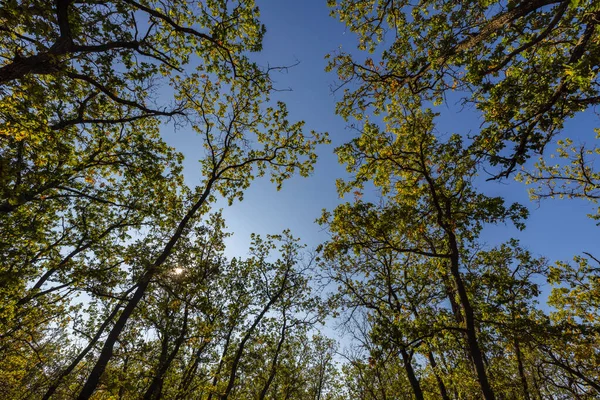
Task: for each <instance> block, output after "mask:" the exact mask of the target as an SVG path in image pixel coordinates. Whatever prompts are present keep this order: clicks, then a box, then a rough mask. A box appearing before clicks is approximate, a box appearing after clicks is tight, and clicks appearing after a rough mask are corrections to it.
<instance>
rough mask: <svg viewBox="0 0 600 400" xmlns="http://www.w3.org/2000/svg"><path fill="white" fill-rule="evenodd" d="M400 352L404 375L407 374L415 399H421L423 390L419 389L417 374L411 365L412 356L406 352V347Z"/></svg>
mask: <svg viewBox="0 0 600 400" xmlns="http://www.w3.org/2000/svg"><path fill="white" fill-rule="evenodd" d="M400 354H401V355H402V362H403V363H404V370H405V371H406V375H407V376H408V381H409V382H410V386H411V387H412V390H413V393H414V395H415V398H416V399H417V400H423V399H424V398H423V390H422V389H421V384H420V383H419V379H418V378H417V375H415V370H414V369H413V366H412V363H411V361H412V356H411V355H410V354H408V352H407V351H406V349H402V350H400Z"/></svg>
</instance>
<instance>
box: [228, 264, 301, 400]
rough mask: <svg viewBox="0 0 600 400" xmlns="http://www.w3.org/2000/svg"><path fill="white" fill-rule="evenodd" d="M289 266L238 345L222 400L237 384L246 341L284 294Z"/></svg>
mask: <svg viewBox="0 0 600 400" xmlns="http://www.w3.org/2000/svg"><path fill="white" fill-rule="evenodd" d="M287 268H288V269H287V270H286V271H285V275H284V276H283V280H282V282H281V287H280V288H279V290H278V291H277V293H275V294H274V295H273V297H271V298H270V299H269V301H268V302H267V304H266V305H265V306H264V307H263V309H262V310H261V312H260V314H258V315H257V316H256V318H255V319H254V322H253V323H252V325H251V326H250V328H248V330H247V331H246V334H245V335H244V337H243V338H242V340H241V341H240V344H239V345H238V349H237V351H236V353H235V356H234V358H233V363H232V365H231V372H230V373H229V382H228V383H227V388H225V392H224V393H223V394H222V395H221V396H220V399H221V400H227V399H228V398H229V394H230V393H231V390H232V389H233V385H234V384H235V379H236V378H237V370H238V367H239V364H240V360H241V358H242V354H243V353H244V349H245V347H246V343H247V342H248V340H249V339H250V336H251V335H252V333H253V332H254V330H255V329H256V327H257V326H258V324H259V323H260V321H262V319H263V317H264V316H265V314H267V313H268V312H269V310H270V309H271V306H273V304H275V302H276V301H278V300H279V298H280V297H281V296H282V295H283V293H284V291H285V289H286V288H287V281H288V277H289V274H290V269H291V266H289V265H288V266H287Z"/></svg>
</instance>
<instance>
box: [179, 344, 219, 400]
mask: <svg viewBox="0 0 600 400" xmlns="http://www.w3.org/2000/svg"><path fill="white" fill-rule="evenodd" d="M209 343H210V342H209V341H204V342H203V343H202V345H201V346H200V347H199V348H198V350H196V351H195V354H194V358H193V362H192V365H190V367H189V368H188V369H187V370H186V371H185V372H184V374H183V377H182V378H181V382H180V383H179V388H178V389H177V396H176V397H175V399H176V400H183V399H185V398H187V397H188V396H187V392H188V390H189V388H190V385H191V384H192V382H193V380H194V376H195V375H196V371H197V370H198V366H199V365H200V355H201V354H202V353H203V352H204V349H206V347H207V346H208V344H209Z"/></svg>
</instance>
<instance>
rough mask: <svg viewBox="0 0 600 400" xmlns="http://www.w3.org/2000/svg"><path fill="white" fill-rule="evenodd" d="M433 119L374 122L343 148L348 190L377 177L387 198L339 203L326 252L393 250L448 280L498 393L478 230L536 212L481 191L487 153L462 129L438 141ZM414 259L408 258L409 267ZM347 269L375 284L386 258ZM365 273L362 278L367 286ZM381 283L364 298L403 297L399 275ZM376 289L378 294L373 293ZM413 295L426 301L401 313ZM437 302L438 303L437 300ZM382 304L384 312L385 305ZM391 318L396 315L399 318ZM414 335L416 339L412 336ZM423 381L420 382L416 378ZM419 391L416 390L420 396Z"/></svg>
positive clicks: (470, 348)
mask: <svg viewBox="0 0 600 400" xmlns="http://www.w3.org/2000/svg"><path fill="white" fill-rule="evenodd" d="M432 120H433V115H432V114H431V113H427V112H424V113H420V114H419V113H415V114H413V115H412V117H411V119H410V120H409V121H407V122H406V123H404V124H398V125H393V124H392V123H391V122H390V123H388V125H387V128H388V129H389V131H388V132H384V131H382V130H380V128H379V127H378V126H377V125H376V124H374V123H370V122H368V121H366V122H365V124H364V128H363V131H362V132H361V135H360V136H359V137H358V138H356V139H354V140H352V141H351V142H349V143H347V144H346V145H343V146H341V147H340V148H338V149H337V153H338V156H339V158H340V161H341V162H344V163H346V165H347V169H348V172H350V173H352V174H353V177H352V179H350V180H349V181H348V182H339V190H340V193H341V194H344V193H348V192H350V191H353V190H356V189H358V190H359V191H360V190H362V188H363V186H364V185H365V183H367V182H370V183H372V184H373V185H374V186H375V187H376V188H377V189H378V191H379V193H380V195H381V200H380V205H376V204H372V203H366V202H363V201H361V200H359V199H357V200H356V201H355V202H354V203H353V204H351V203H346V204H342V205H340V206H338V207H337V208H336V210H335V211H334V212H333V214H330V213H324V215H323V218H322V220H321V222H322V223H324V224H327V226H328V228H329V230H330V231H331V232H332V240H331V241H330V242H329V243H328V244H326V246H325V254H326V256H327V257H329V258H330V259H331V260H333V262H336V259H337V257H338V254H339V257H341V260H344V257H345V255H346V254H355V255H356V256H357V257H358V256H360V255H362V254H365V252H366V254H371V256H370V257H371V258H373V257H375V255H377V258H378V259H379V261H377V262H378V263H381V262H382V261H381V260H382V259H385V257H386V254H390V253H389V252H392V253H391V254H392V255H391V258H392V260H394V261H393V262H396V261H395V260H396V259H397V258H398V256H401V257H404V258H405V259H406V260H407V261H406V262H409V263H412V262H415V263H416V264H417V265H419V268H418V270H420V271H419V272H418V273H419V276H420V277H421V278H420V279H421V280H422V279H427V278H426V276H429V277H430V279H436V281H434V282H435V283H432V285H433V286H434V287H435V285H440V284H441V285H442V287H445V291H446V293H445V294H446V296H447V299H448V301H449V303H450V305H451V309H452V313H453V314H454V317H455V323H456V324H457V329H458V330H460V331H461V332H462V333H463V338H464V342H465V349H466V353H467V354H468V357H469V358H470V361H471V362H472V365H473V367H474V369H475V371H476V375H477V380H478V383H479V386H480V389H481V392H482V394H483V396H484V397H485V398H490V399H491V398H494V396H495V395H494V391H493V388H492V384H491V383H490V380H489V376H488V372H487V371H486V365H485V349H484V348H483V347H482V342H481V332H480V328H479V321H478V320H477V314H478V310H476V305H475V303H474V300H473V299H472V297H471V296H472V295H471V293H469V287H468V285H467V281H466V278H465V275H464V274H465V272H464V268H466V265H467V262H468V260H469V259H470V258H471V257H473V255H474V254H476V253H475V251H476V249H477V238H478V235H479V232H480V231H481V229H482V228H483V226H484V224H488V223H499V222H504V221H508V220H513V221H514V222H515V223H516V225H517V226H518V227H521V228H522V227H523V225H522V222H521V220H522V219H523V218H524V217H526V216H527V210H526V209H525V208H524V207H522V206H520V205H518V204H513V205H511V206H510V207H506V206H505V205H504V201H503V200H502V199H501V198H499V197H487V196H485V195H483V194H480V193H478V192H477V191H476V190H475V188H474V186H473V179H474V177H475V175H476V172H477V169H476V168H477V165H478V162H479V161H478V159H477V158H476V157H474V156H472V155H471V154H470V153H469V150H468V149H465V148H464V147H463V145H462V142H461V139H460V138H459V137H458V136H457V135H453V136H451V137H450V138H449V140H448V141H447V142H441V141H439V140H438V139H436V138H435V136H434V135H433V133H432V126H433V125H432ZM388 256H389V255H388ZM408 260H409V261H408ZM413 260H414V261H413ZM421 260H422V261H421ZM406 262H404V261H402V259H400V265H406ZM409 265H410V264H409ZM428 265H431V266H433V268H434V269H433V271H435V272H428V269H427V268H428V267H427V266H428ZM357 266H360V267H357ZM424 266H425V267H424ZM337 268H339V269H340V271H342V272H338V273H341V275H338V276H340V277H342V278H343V277H344V274H343V271H344V270H346V269H348V271H349V276H350V277H351V276H352V274H353V273H356V272H358V273H359V277H360V276H363V275H364V276H366V278H365V279H366V280H367V282H369V273H374V272H375V271H378V270H380V267H379V266H378V265H377V263H375V264H374V263H373V262H372V261H370V260H369V262H368V263H366V264H365V262H364V260H363V261H358V260H353V259H352V258H350V262H347V261H344V262H342V263H341V264H340V265H339V266H338V267H337ZM356 268H358V271H357V270H356ZM360 268H364V269H362V270H361V269H360ZM411 268H412V267H411ZM398 269H400V268H399V267H394V270H398ZM394 279H400V278H394ZM405 279H406V278H405ZM413 279H414V280H415V282H416V283H412V282H410V285H411V287H413V289H411V290H417V289H414V286H415V285H417V287H418V285H419V284H423V283H418V282H419V279H417V278H413ZM361 281H362V278H360V279H359V283H357V285H360V282H361ZM373 281H374V282H375V283H374V284H373V285H376V287H375V289H374V290H371V289H370V288H369V287H367V293H368V296H369V297H367V298H366V299H364V298H361V293H362V292H363V289H362V288H360V287H359V288H357V289H353V288H352V289H351V292H352V294H353V295H355V296H357V297H358V298H359V301H360V303H362V304H367V306H368V305H369V304H373V303H374V304H382V302H384V303H383V304H385V302H391V299H390V300H387V301H386V300H385V299H386V298H389V297H390V296H392V295H394V294H395V295H397V296H398V292H399V290H398V289H394V288H393V287H392V288H389V287H387V288H386V285H389V284H390V279H389V273H387V274H385V275H384V276H383V277H382V276H377V274H376V275H375V276H374V278H373ZM348 282H351V283H352V282H353V281H352V280H350V279H349V280H342V281H341V283H342V284H343V285H345V287H346V289H344V290H349V289H348ZM392 282H393V281H392ZM381 288H383V294H381V293H380V292H381V290H382V289H381ZM421 293H422V294H423V295H424V296H426V293H427V292H423V289H421ZM371 296H375V298H376V300H371V299H372V297H371ZM411 300H412V301H415V300H416V299H415V298H413V299H409V300H408V301H407V300H404V301H398V302H396V301H394V303H396V305H393V304H392V309H393V310H394V313H398V306H399V305H400V304H402V305H404V306H410V304H411ZM417 301H418V300H417ZM421 301H422V300H421ZM429 301H431V303H430V305H432V306H433V307H435V299H429ZM413 306H414V303H413ZM373 307H374V308H375V310H378V309H379V307H380V306H373ZM386 307H387V306H386ZM387 308H389V307H387ZM388 313H389V311H388ZM387 318H388V321H393V320H394V317H393V316H388V317H387ZM383 329H384V330H385V329H386V328H383ZM413 339H414V338H413ZM406 342H408V343H410V339H409V340H407V341H406ZM417 342H418V339H417ZM405 350H408V349H407V348H405ZM410 375H411V374H410V373H409V376H410ZM413 388H414V389H417V385H416V381H413ZM417 392H418V390H417ZM417 392H415V395H416V396H417V398H419V395H418V394H417Z"/></svg>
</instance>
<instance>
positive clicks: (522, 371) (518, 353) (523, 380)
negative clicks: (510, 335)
mask: <svg viewBox="0 0 600 400" xmlns="http://www.w3.org/2000/svg"><path fill="white" fill-rule="evenodd" d="M515 354H516V356H517V367H518V369H519V377H520V378H521V385H523V397H524V398H525V400H530V399H531V396H530V395H529V386H528V385H527V377H526V376H525V368H524V367H523V357H522V354H521V346H519V341H518V340H517V339H515Z"/></svg>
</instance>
